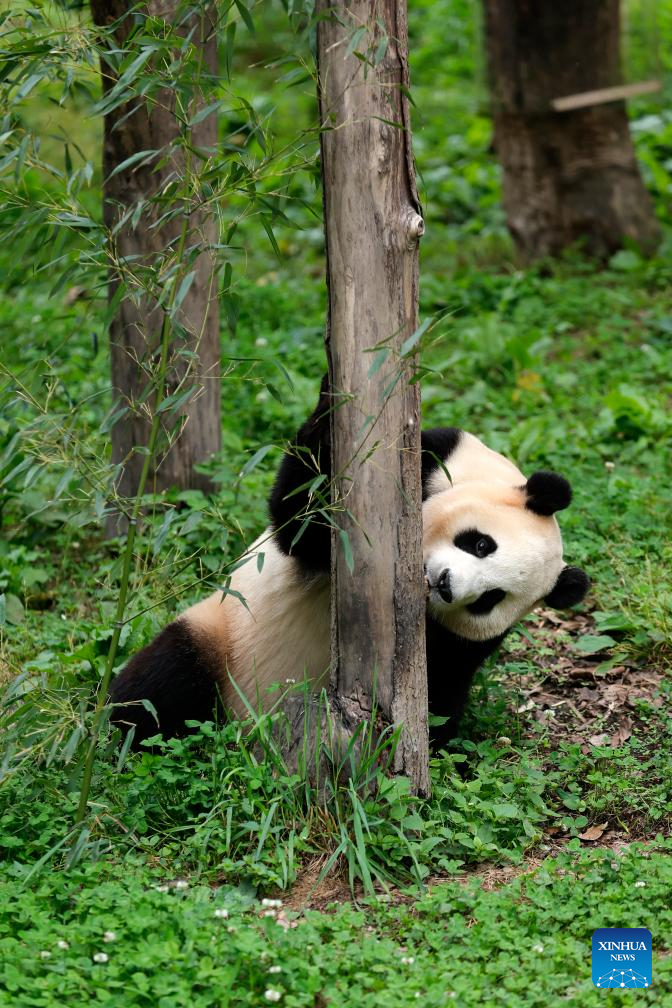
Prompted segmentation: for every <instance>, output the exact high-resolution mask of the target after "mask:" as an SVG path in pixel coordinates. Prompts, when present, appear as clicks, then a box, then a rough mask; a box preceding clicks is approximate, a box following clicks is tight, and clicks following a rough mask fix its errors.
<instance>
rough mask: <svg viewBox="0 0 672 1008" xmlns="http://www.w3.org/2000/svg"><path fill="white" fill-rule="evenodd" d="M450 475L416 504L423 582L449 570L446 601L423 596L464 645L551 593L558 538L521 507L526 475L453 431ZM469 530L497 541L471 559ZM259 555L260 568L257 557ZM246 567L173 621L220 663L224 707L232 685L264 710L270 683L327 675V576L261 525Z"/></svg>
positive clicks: (546, 521) (500, 629)
mask: <svg viewBox="0 0 672 1008" xmlns="http://www.w3.org/2000/svg"><path fill="white" fill-rule="evenodd" d="M446 465H447V468H448V470H449V473H450V476H451V479H450V480H448V478H447V477H446V475H445V473H444V472H442V471H441V470H438V471H437V472H436V473H435V474H434V475H433V476H432V477H431V479H430V492H431V493H432V496H430V497H429V498H428V500H427V501H425V503H424V504H423V553H424V561H425V565H426V568H427V575H428V579H429V582H430V584H433V585H436V583H437V581H438V578H439V576H440V574H441V572H442V571H443V570H444V569H449V570H450V577H451V589H452V592H453V599H454V600H453V602H451V603H449V604H447V603H445V602H444V601H443V599H442V598H441V596H440V595H439V593H438V591H437V590H436V588H434V589H433V590H431V591H430V593H429V596H428V601H427V605H428V609H429V612H430V613H431V615H432V616H433V617H434V618H435V619H436V620H438V621H439V622H441V623H442V624H443V625H444V626H445V627H446V628H447V629H449V630H452V631H453V632H454V633H457V634H459V635H460V636H462V637H465V638H467V639H469V640H488V639H490V638H493V637H496V636H498V635H499V634H502V633H504V632H505V631H506V630H508V628H509V627H511V626H512V625H513V624H514V623H515V622H516V621H517V620H519V619H520V618H521V617H522V616H524V615H525V614H526V613H527V612H529V611H530V610H531V609H532V608H534V606H535V604H536V603H537V602H538V601H539V600H540V599H542V598H543V597H544V595H546V594H548V593H549V592H550V591H551V589H552V588H553V586H554V584H555V582H556V580H557V577H558V575H559V573H560V571H561V570H562V567H563V563H562V541H561V538H560V530H559V528H558V524H557V522H556V520H555V518H553V517H550V518H547V517H542V516H539V515H536V514H534V513H533V512H531V511H529V510H527V509H526V508H525V493H524V490H523V487H524V485H525V482H526V481H525V477H524V476H523V474H522V473H521V472H520V470H519V469H517V468H516V466H515V465H514V464H513V463H512V462H510V461H509V460H508V459H506V458H504V457H503V456H502V455H499V454H498V453H497V452H494V451H492V450H491V449H490V448H487V447H486V445H484V444H483V443H482V442H481V441H479V440H478V438H476V437H474V436H473V435H472V434H467V433H462V434H461V437H460V441H459V443H458V445H457V447H456V450H455V451H454V453H453V454H452V455H451V456H450V457H449V458H448V460H447V461H446ZM469 529H477V530H478V531H479V532H482V533H487V534H488V535H490V536H492V538H493V539H494V540H495V542H496V543H497V550H496V551H495V552H494V553H493V554H491V555H489V556H488V557H485V558H483V559H478V558H477V557H474V556H472V555H470V554H469V553H466V552H465V551H464V550H461V549H459V548H458V547H456V546H455V544H454V539H455V536H456V535H457V534H458V533H459V532H462V531H466V530H469ZM260 554H263V555H264V559H263V565H261V570H259V567H258V564H257V557H258V556H259V555H260ZM248 557H249V558H248V560H247V562H246V563H245V564H244V565H243V566H242V567H240V568H239V569H238V570H237V571H235V573H234V574H233V577H232V579H231V584H230V589H231V590H232V591H235V592H237V593H239V594H240V595H241V596H242V597H243V598H244V599H245V602H246V604H247V605H244V604H243V603H242V602H241V601H240V600H239V598H237V597H236V596H234V595H232V594H223V593H222V592H221V591H217V592H215V593H214V594H213V595H211V596H210V597H209V598H207V599H205V600H204V601H202V602H199V603H198V604H197V605H195V606H192V607H191V608H190V609H188V610H187V611H186V612H185V613H184V614H183V616H182V617H181V618H182V619H183V620H185V621H186V622H187V623H188V624H189V626H190V627H191V628H192V629H193V631H194V632H195V634H196V635H197V636H198V637H199V638H200V639H201V640H202V641H203V642H204V644H205V645H206V646H207V647H208V649H210V650H213V649H214V651H215V653H216V655H217V656H218V657H219V660H220V663H221V677H220V689H221V692H222V698H223V700H224V703H225V704H226V706H227V707H230V708H232V709H233V710H234V711H236V712H238V713H242V712H243V704H242V702H241V700H240V697H239V696H238V693H237V692H236V690H235V689H234V687H233V686H232V683H231V679H233V680H235V682H236V684H237V686H238V687H239V689H240V690H241V691H242V692H243V694H244V695H245V696H246V697H247V698H248V700H250V702H252V703H253V704H256V703H257V700H258V699H259V700H260V701H261V702H262V704H264V702H265V705H266V706H268V703H269V699H268V696H267V695H266V693H265V691H266V689H267V687H268V686H270V685H271V684H272V683H280V684H281V685H282V684H284V683H285V681H286V680H288V679H290V680H300V679H302V678H303V677H304V676H306V677H307V678H308V679H309V680H310V681H311V683H312V684H313V687H314V688H315V689H318V688H320V687H321V686H322V685H323V684H324V683H325V682H326V681H327V679H328V675H329V663H330V655H329V646H330V614H329V578H328V576H327V575H319V574H316V575H312V576H309V575H306V574H305V573H303V572H302V570H301V568H300V566H299V564H298V563H297V561H296V560H294V559H293V558H292V557H287V556H285V555H284V554H283V553H281V552H280V551H279V550H278V548H277V547H276V546H275V544H274V542H273V539H272V536H271V530H270V529H267V530H266V532H265V533H264V535H263V536H261V537H260V538H259V539H258V540H257V541H256V542H255V543H254V545H253V546H252V547H251V548H250V551H249V554H248ZM493 588H500V589H502V590H503V591H505V592H506V597H505V598H504V599H503V600H502V601H501V602H500V603H499V604H498V605H496V606H495V607H494V608H493V610H492V611H491V612H490V613H487V614H483V615H480V616H479V615H473V614H471V613H469V612H468V611H467V609H466V606H467V605H469V604H470V603H472V602H474V601H476V599H477V598H479V596H480V595H482V594H483V592H485V591H489V590H490V589H493Z"/></svg>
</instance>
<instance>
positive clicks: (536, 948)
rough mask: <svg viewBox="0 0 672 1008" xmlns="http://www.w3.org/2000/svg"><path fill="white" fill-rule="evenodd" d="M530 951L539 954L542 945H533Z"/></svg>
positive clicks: (542, 949) (541, 950)
mask: <svg viewBox="0 0 672 1008" xmlns="http://www.w3.org/2000/svg"><path fill="white" fill-rule="evenodd" d="M532 951H533V952H539V953H541V952H543V951H544V946H543V945H533V946H532Z"/></svg>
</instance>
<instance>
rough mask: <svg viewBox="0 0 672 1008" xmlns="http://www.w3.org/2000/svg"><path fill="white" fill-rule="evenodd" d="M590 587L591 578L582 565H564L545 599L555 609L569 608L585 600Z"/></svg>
mask: <svg viewBox="0 0 672 1008" xmlns="http://www.w3.org/2000/svg"><path fill="white" fill-rule="evenodd" d="M589 588H590V578H589V577H588V575H587V574H586V572H585V571H582V570H581V568H580V567H563V569H562V570H561V571H560V573H559V575H558V580H557V581H556V582H555V584H554V586H553V588H552V589H551V591H550V592H549V594H548V595H547V596H546V598H545V600H544V601H545V602H546V605H549V606H552V607H553V608H554V609H567V608H569V606H573V605H576V604H577V603H578V602H583V599H584V598H585V595H586V592H587V591H588V589H589Z"/></svg>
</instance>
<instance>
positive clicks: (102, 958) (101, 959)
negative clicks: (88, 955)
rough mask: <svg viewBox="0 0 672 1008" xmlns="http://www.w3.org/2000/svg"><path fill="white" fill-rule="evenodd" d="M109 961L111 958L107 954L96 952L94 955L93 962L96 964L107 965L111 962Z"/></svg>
mask: <svg viewBox="0 0 672 1008" xmlns="http://www.w3.org/2000/svg"><path fill="white" fill-rule="evenodd" d="M109 960H110V957H109V956H108V954H107V952H94V953H93V961H94V962H95V963H106V962H109Z"/></svg>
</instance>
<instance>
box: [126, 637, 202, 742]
mask: <svg viewBox="0 0 672 1008" xmlns="http://www.w3.org/2000/svg"><path fill="white" fill-rule="evenodd" d="M108 700H109V702H110V703H111V704H113V710H112V715H111V719H110V720H111V721H112V723H113V724H115V725H117V726H118V727H119V728H120V729H121V730H122V731H123V732H124V734H125V733H126V732H128V731H129V729H130V728H131V726H134V727H135V733H134V736H133V743H132V745H133V748H134V749H138V748H140V743H141V742H142V741H143V740H144V739H147V738H151V737H152V736H153V735H158V734H159V733H160V734H161V735H163V737H164V738H175V737H179V736H183V735H186V734H188V733H189V731H190V729H189V728H188V727H187V726H186V725H185V721H187V720H189V721H191V720H193V721H211V720H212V719H213V716H214V714H215V712H216V711H217V710H218V708H219V707H220V703H219V691H218V689H217V669H216V667H215V664H214V662H213V660H212V659H211V658H209V657H208V655H207V652H206V650H205V648H204V647H203V645H202V643H201V642H200V641H199V640H198V639H197V638H196V637H195V635H194V633H193V632H192V630H191V629H190V628H189V626H188V624H187V623H186V621H184V620H181V619H178V620H175V622H173V623H170V624H169V625H168V626H167V627H165V628H164V629H163V630H162V631H161V633H159V634H158V636H157V637H155V638H154V640H153V641H152V642H151V643H150V644H147V646H146V647H144V648H142V650H141V651H138V653H137V654H135V655H133V657H132V658H131V659H130V661H129V662H128V663H127V664H126V665H125V667H124V668H123V669H122V671H121V672H120V673H119V675H118V676H117V677H116V678H115V679H114V680H113V682H112V685H111V687H110V695H109V698H108ZM143 700H148V701H149V703H150V704H151V705H152V707H153V708H154V710H155V711H156V716H157V718H158V724H157V721H156V718H155V717H154V715H153V713H152V712H151V711H150V710H148V709H147V707H146V706H145V705H144V704H143V703H142V701H143Z"/></svg>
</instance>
